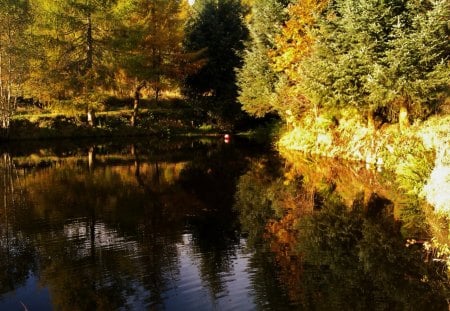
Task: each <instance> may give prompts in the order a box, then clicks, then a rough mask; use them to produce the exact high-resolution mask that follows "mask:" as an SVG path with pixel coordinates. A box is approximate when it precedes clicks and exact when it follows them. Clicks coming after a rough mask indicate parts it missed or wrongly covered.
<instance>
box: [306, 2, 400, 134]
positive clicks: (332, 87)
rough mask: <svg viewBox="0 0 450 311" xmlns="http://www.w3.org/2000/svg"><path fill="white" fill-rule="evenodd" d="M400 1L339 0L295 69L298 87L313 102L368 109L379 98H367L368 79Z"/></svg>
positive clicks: (369, 93)
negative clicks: (311, 51) (299, 81)
mask: <svg viewBox="0 0 450 311" xmlns="http://www.w3.org/2000/svg"><path fill="white" fill-rule="evenodd" d="M403 9H404V6H403V3H402V1H401V0H400V1H378V0H367V1H363V0H345V1H343V0H340V1H336V3H335V6H334V8H333V11H334V12H333V14H329V15H328V16H327V18H326V19H323V20H322V21H321V25H320V29H319V31H318V34H317V40H316V45H315V47H314V48H315V52H314V54H313V55H312V57H310V58H309V59H308V60H307V61H305V62H304V63H303V65H302V67H301V75H302V76H303V82H302V91H303V92H304V94H306V95H307V97H308V98H309V99H310V100H311V101H312V102H313V103H314V104H315V105H321V106H327V107H329V108H340V107H348V106H354V107H357V108H358V109H360V110H361V111H367V112H368V122H369V126H370V127H371V128H373V118H372V112H373V111H374V110H375V109H376V108H377V107H378V106H379V105H382V104H383V102H380V101H378V100H375V99H374V98H373V96H372V86H371V81H372V79H373V76H374V71H375V70H376V68H377V66H378V65H379V64H381V63H382V62H384V54H385V52H386V50H387V49H388V44H389V40H390V34H391V32H392V29H393V23H394V20H395V16H397V15H398V14H399V12H401V11H402V10H403Z"/></svg>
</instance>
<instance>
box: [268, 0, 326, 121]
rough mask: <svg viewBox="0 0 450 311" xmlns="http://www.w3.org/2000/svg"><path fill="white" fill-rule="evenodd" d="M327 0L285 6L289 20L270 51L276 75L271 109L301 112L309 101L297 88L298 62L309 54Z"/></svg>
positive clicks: (290, 113)
mask: <svg viewBox="0 0 450 311" xmlns="http://www.w3.org/2000/svg"><path fill="white" fill-rule="evenodd" d="M328 2H329V1H328V0H305V1H295V2H293V3H292V4H291V5H290V6H289V7H288V16H289V19H288V20H287V21H286V23H285V25H284V27H283V29H282V32H281V34H279V35H277V36H276V38H275V48H274V49H273V50H272V51H271V52H270V59H271V67H272V68H273V70H274V71H275V72H276V74H277V75H278V76H279V78H278V81H277V83H276V94H277V95H276V99H275V101H274V103H273V104H274V106H275V107H274V108H275V109H276V110H277V111H278V113H279V114H280V115H281V116H282V117H289V118H291V117H293V116H298V115H300V114H301V113H302V112H303V111H304V110H305V108H309V103H308V101H307V100H306V98H305V96H304V95H303V93H302V91H301V89H300V88H299V86H300V84H301V80H302V77H301V75H300V70H299V68H300V64H301V63H302V61H303V60H304V59H305V58H306V57H308V56H309V55H310V54H311V51H312V47H313V43H314V36H313V33H312V30H313V29H314V28H315V27H316V26H317V20H318V19H319V17H320V16H321V15H322V14H324V12H326V8H327V4H328Z"/></svg>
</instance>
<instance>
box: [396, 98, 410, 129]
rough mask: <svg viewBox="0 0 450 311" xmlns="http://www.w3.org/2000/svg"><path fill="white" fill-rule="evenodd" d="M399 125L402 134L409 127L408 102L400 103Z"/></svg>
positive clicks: (405, 100)
mask: <svg viewBox="0 0 450 311" xmlns="http://www.w3.org/2000/svg"><path fill="white" fill-rule="evenodd" d="M398 124H399V127H400V132H401V133H403V132H404V131H405V130H406V129H407V128H408V127H409V125H410V124H409V117H408V100H407V99H404V100H402V101H401V103H400V113H399V115H398Z"/></svg>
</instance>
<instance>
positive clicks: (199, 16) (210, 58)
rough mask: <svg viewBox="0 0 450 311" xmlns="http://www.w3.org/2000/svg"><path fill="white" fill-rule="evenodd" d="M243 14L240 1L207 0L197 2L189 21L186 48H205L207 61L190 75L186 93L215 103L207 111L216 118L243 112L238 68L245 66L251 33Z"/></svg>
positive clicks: (185, 85) (228, 116) (233, 116)
mask: <svg viewBox="0 0 450 311" xmlns="http://www.w3.org/2000/svg"><path fill="white" fill-rule="evenodd" d="M243 14H244V8H243V6H242V5H241V3H240V1H238V0H204V1H196V2H195V5H194V13H193V14H192V16H191V17H190V19H189V20H188V24H187V29H186V39H185V49H186V51H187V52H195V51H201V50H204V53H203V57H204V58H205V59H206V64H205V65H204V66H203V67H202V68H201V69H200V70H199V71H198V72H196V73H195V74H191V75H188V76H187V78H186V79H185V83H184V92H185V93H186V94H187V95H188V96H189V97H191V98H193V99H197V100H202V99H207V100H208V103H213V106H211V107H207V108H206V110H208V111H209V113H210V114H213V115H215V117H217V118H222V119H224V118H225V119H227V118H228V119H232V118H235V117H236V115H237V114H238V113H239V112H240V107H239V106H238V105H237V103H236V97H237V87H236V69H237V68H240V67H241V66H242V57H241V53H242V51H243V49H244V41H245V40H246V39H247V36H248V30H247V28H246V27H245V24H244V21H243Z"/></svg>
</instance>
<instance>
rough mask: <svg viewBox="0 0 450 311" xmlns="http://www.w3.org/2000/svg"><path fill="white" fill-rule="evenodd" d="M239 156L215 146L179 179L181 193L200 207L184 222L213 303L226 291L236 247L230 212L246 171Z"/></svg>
mask: <svg viewBox="0 0 450 311" xmlns="http://www.w3.org/2000/svg"><path fill="white" fill-rule="evenodd" d="M246 166H247V162H246V161H245V160H244V157H243V154H241V153H240V152H238V151H237V150H236V149H235V148H230V147H229V146H227V145H225V144H219V145H217V147H216V148H214V149H212V150H211V151H210V152H208V153H206V154H204V155H203V156H202V157H200V158H197V159H196V161H193V162H191V163H190V164H189V165H188V166H187V167H186V168H185V169H184V170H183V172H182V174H181V175H180V185H181V187H182V188H183V189H184V191H186V192H188V193H192V194H193V196H194V197H195V198H197V200H198V203H199V205H200V206H201V212H200V213H198V215H197V216H196V217H190V218H189V219H188V221H189V222H188V223H189V228H190V230H191V231H192V234H193V236H192V240H193V245H194V252H195V254H196V256H198V258H199V259H200V263H199V264H200V274H201V278H202V280H203V282H204V283H205V284H207V286H208V288H209V289H210V294H211V296H212V298H213V300H216V299H217V298H218V297H219V296H220V295H223V293H224V291H225V290H226V285H225V283H226V282H225V276H226V275H227V274H228V273H230V272H231V271H232V270H233V266H232V262H233V259H234V258H236V251H237V247H238V244H239V230H238V229H239V228H238V223H237V221H236V215H235V211H233V210H232V206H233V199H234V192H235V188H236V182H237V179H238V177H239V175H240V174H241V173H242V172H243V170H244V169H245V168H246Z"/></svg>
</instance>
